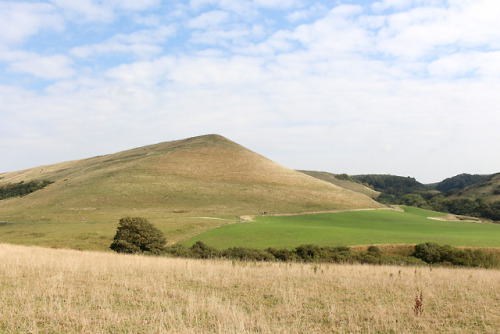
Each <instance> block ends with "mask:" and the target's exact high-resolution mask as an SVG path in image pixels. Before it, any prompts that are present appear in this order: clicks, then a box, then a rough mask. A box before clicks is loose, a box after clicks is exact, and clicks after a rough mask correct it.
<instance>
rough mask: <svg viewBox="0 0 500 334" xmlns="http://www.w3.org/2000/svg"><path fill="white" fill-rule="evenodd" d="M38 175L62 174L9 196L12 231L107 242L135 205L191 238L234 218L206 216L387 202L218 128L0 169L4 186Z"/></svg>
mask: <svg viewBox="0 0 500 334" xmlns="http://www.w3.org/2000/svg"><path fill="white" fill-rule="evenodd" d="M31 180H50V181H52V182H53V183H52V184H50V185H48V186H47V187H45V188H44V189H41V190H38V191H35V192H33V193H31V194H29V195H27V196H23V197H16V198H9V199H4V200H1V201H0V221H3V222H7V223H9V225H5V224H3V225H2V226H0V236H2V238H3V240H5V241H9V242H20V243H28V244H41V245H54V246H61V245H63V246H64V247H68V246H69V247H74V246H73V245H79V246H77V247H81V248H94V249H96V248H97V249H99V248H103V246H104V245H106V247H107V246H109V242H110V240H111V238H112V235H113V233H114V230H115V228H116V224H117V221H118V219H119V218H121V217H123V216H128V215H132V216H142V217H145V218H148V219H150V221H152V222H153V223H155V224H157V225H158V227H159V228H160V229H162V230H163V231H164V232H166V233H168V235H170V236H173V238H174V239H182V238H185V237H188V236H190V235H193V234H196V233H198V232H200V231H203V230H207V229H211V228H212V227H214V226H216V225H220V224H224V223H225V222H226V221H222V220H220V221H208V220H201V219H198V218H194V217H199V216H216V217H227V218H231V219H233V220H234V219H235V217H236V216H238V215H244V214H251V215H255V214H260V213H261V212H263V211H267V212H269V213H286V212H306V211H323V210H336V209H356V208H376V207H381V206H382V205H381V204H379V203H377V202H375V201H373V200H372V199H371V198H369V197H368V196H365V195H362V194H359V193H356V192H353V191H349V190H346V189H343V188H340V187H338V186H335V185H333V184H331V183H328V182H324V181H321V180H318V179H316V178H313V177H310V176H307V175H304V174H302V173H299V172H297V171H294V170H291V169H289V168H286V167H284V166H281V165H279V164H277V163H275V162H273V161H271V160H269V159H267V158H265V157H263V156H261V155H259V154H257V153H254V152H252V151H250V150H248V149H246V148H244V147H242V146H240V145H238V144H236V143H234V142H232V141H230V140H228V139H226V138H224V137H221V136H218V135H207V136H200V137H194V138H189V139H185V140H179V141H172V142H165V143H160V144H156V145H151V146H145V147H140V148H136V149H132V150H128V151H123V152H119V153H115V154H110V155H105V156H99V157H93V158H89V159H83V160H76V161H68V162H63V163H58V164H53V165H48V166H40V167H36V168H31V169H28V170H23V171H18V172H11V173H3V174H0V186H1V185H2V184H3V185H6V184H9V183H16V182H20V181H31ZM69 230H71V231H69ZM8 231H10V233H8V234H7V232H8ZM12 231H14V232H12ZM70 234H73V235H72V236H70ZM54 238H56V239H54ZM170 240H172V239H170Z"/></svg>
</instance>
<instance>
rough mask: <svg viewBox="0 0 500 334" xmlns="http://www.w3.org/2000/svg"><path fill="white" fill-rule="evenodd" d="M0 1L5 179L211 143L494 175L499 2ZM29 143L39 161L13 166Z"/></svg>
mask: <svg viewBox="0 0 500 334" xmlns="http://www.w3.org/2000/svg"><path fill="white" fill-rule="evenodd" d="M0 6H2V7H1V8H2V9H3V10H0V28H2V29H3V30H4V31H5V33H4V34H2V35H1V36H0V74H1V75H0V113H2V115H1V116H2V126H5V127H6V128H9V129H17V130H16V131H6V132H1V133H0V139H1V140H2V142H3V143H9V144H8V145H5V144H3V146H2V145H0V156H2V157H3V156H8V157H9V158H8V160H7V161H8V163H5V162H4V159H2V165H1V166H0V170H12V169H16V168H21V167H29V166H31V165H36V164H40V163H46V162H57V161H59V160H63V159H73V158H79V157H86V156H90V155H95V154H104V153H109V152H114V151H118V150H120V149H126V148H129V147H134V146H139V145H145V144H151V143H154V142H158V141H163V140H172V139H178V138H183V137H188V136H192V135H198V134H203V133H213V132H218V133H221V134H223V135H226V136H228V137H229V138H231V139H234V140H236V141H238V142H240V143H242V144H244V145H246V146H248V147H250V148H252V149H254V150H256V151H258V152H259V153H262V154H264V155H267V156H269V157H270V158H272V159H275V160H277V161H278V162H280V163H283V164H285V165H287V166H289V167H292V168H302V169H322V170H328V171H332V172H347V173H394V174H399V175H412V176H416V177H417V178H420V179H421V180H423V181H437V180H439V179H440V178H445V177H448V176H451V175H453V174H454V173H456V174H458V173H460V172H474V173H486V172H495V171H498V169H499V168H500V160H499V159H500V158H498V157H497V156H496V155H492V154H490V153H491V152H490V150H488V148H487V147H484V143H485V142H488V143H489V147H494V146H495V145H496V146H498V145H500V142H499V139H498V136H496V132H497V130H496V128H497V127H498V124H500V114H499V113H498V112H497V106H498V105H499V104H500V97H499V96H498V93H497V92H496V90H495V89H496V87H498V85H499V84H500V65H498V64H500V32H499V30H498V29H494V27H495V24H496V20H497V18H498V17H499V15H500V5H499V4H498V2H497V1H493V0H476V1H469V0H454V1H444V0H443V1H442V0H384V1H379V2H374V3H372V4H367V3H366V2H365V1H352V0H350V1H347V0H346V1H336V2H330V1H314V2H313V1H307V0H302V1H287V0H283V1H260V0H259V1H257V0H256V1H229V0H192V1H190V2H189V3H185V2H175V1H173V2H162V1H155V0H151V1H141V2H137V1H117V0H116V1H115V0H109V1H90V0H88V1H78V2H74V1H64V0H54V1H40V2H26V3H23V2H16V3H10V2H9V3H4V4H0ZM5 13H7V14H5ZM2 77H3V78H2ZM28 114H29V117H30V120H31V121H30V122H28V123H26V122H23V119H26V117H27V115H28ZM20 124H22V126H21V125H20ZM55 142H64V143H65V145H64V146H58V145H51V144H50V143H52V144H53V143H55ZM40 143H45V144H46V145H42V144H40ZM12 145H15V147H16V148H17V149H16V150H12V149H11V147H12ZM31 145H33V146H31ZM31 147H37V152H45V154H44V155H43V156H40V157H39V158H37V159H36V160H32V161H31V162H30V165H27V163H28V162H26V164H24V165H20V164H18V163H16V161H23V160H22V159H19V156H18V153H16V152H20V153H19V155H21V154H26V153H25V152H26V151H30V150H31ZM23 151H24V152H23Z"/></svg>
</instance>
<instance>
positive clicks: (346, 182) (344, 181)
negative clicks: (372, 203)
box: [299, 170, 380, 199]
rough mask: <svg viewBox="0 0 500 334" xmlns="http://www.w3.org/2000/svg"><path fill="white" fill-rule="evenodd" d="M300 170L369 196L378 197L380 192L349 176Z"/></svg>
mask: <svg viewBox="0 0 500 334" xmlns="http://www.w3.org/2000/svg"><path fill="white" fill-rule="evenodd" d="M299 172H301V173H304V174H307V175H310V176H313V177H315V178H318V179H320V180H323V181H326V182H330V183H332V184H334V185H336V186H339V187H342V188H345V189H349V190H352V191H355V192H358V193H361V194H365V195H366V196H369V197H371V198H373V199H376V198H377V197H378V196H379V195H380V192H379V191H376V190H373V189H372V188H369V187H367V186H365V185H363V184H361V183H360V182H356V181H354V180H350V179H349V177H345V176H344V177H339V176H338V175H335V174H332V173H328V172H315V171H309V170H299Z"/></svg>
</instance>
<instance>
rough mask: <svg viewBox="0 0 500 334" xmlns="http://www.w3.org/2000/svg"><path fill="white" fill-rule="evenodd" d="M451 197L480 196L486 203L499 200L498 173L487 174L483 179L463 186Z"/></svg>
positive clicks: (499, 181) (499, 177)
mask: <svg viewBox="0 0 500 334" xmlns="http://www.w3.org/2000/svg"><path fill="white" fill-rule="evenodd" d="M452 198H468V199H475V198H481V199H483V200H484V201H486V202H488V203H492V202H496V201H500V173H496V174H493V175H489V176H488V177H486V178H485V179H483V181H481V182H478V183H475V184H472V185H470V186H468V187H465V188H463V189H462V190H460V191H459V192H457V194H456V195H454V196H452Z"/></svg>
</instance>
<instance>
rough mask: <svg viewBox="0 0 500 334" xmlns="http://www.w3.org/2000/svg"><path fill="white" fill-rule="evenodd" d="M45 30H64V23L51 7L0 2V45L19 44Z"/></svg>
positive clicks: (37, 4)
mask: <svg viewBox="0 0 500 334" xmlns="http://www.w3.org/2000/svg"><path fill="white" fill-rule="evenodd" d="M45 29H48V30H56V31H61V30H63V29H64V21H63V20H62V18H61V17H60V16H59V15H58V13H57V12H56V11H55V9H54V7H53V6H51V5H49V4H43V3H28V2H0V31H1V33H0V43H1V42H3V43H21V42H23V41H24V40H26V39H27V38H29V37H31V36H33V35H36V34H37V33H39V32H41V31H43V30H45Z"/></svg>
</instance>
